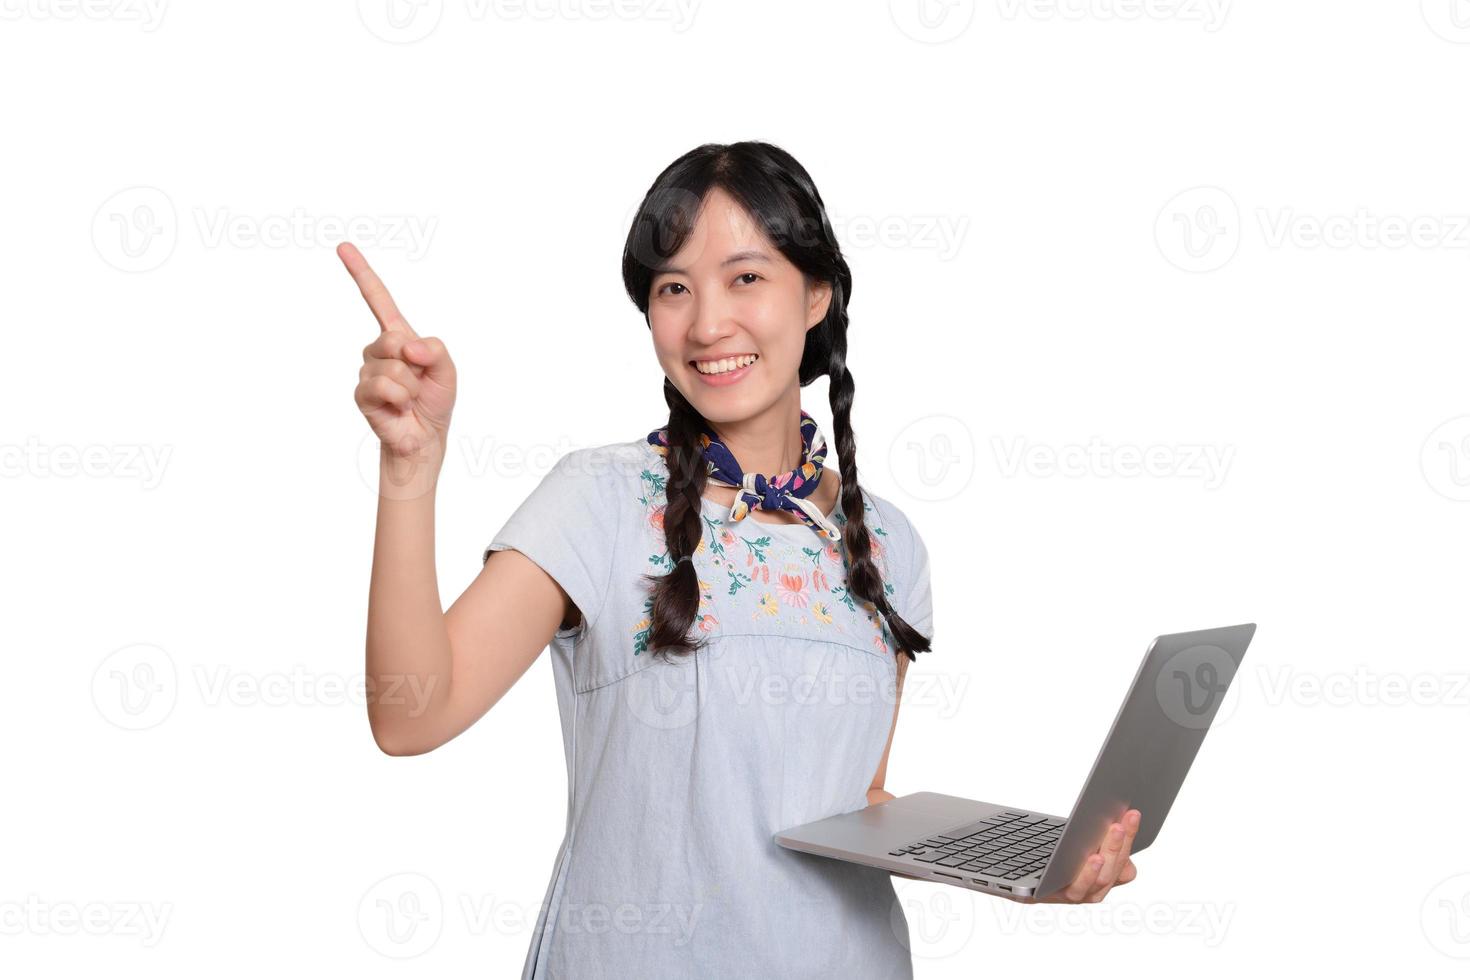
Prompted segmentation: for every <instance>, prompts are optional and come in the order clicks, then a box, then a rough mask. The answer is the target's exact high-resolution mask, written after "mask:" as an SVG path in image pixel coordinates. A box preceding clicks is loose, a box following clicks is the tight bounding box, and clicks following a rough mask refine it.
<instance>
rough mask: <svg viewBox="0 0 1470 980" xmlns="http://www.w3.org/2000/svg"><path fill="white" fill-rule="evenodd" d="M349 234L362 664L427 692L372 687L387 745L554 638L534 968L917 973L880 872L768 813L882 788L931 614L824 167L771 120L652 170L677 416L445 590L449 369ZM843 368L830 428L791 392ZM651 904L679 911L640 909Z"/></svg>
mask: <svg viewBox="0 0 1470 980" xmlns="http://www.w3.org/2000/svg"><path fill="white" fill-rule="evenodd" d="M342 258H343V261H344V262H345V263H346V264H347V267H348V269H349V270H350V271H351V272H352V273H353V276H354V278H356V279H357V282H358V285H359V287H360V288H361V289H362V292H363V295H364V297H365V298H366V299H367V300H368V304H369V306H370V307H371V308H372V309H373V312H374V314H375V315H376V316H377V319H378V324H379V327H380V330H381V332H380V334H379V336H378V337H377V339H375V340H374V341H373V342H372V343H371V344H369V345H368V346H367V347H366V348H365V349H364V352H363V355H364V364H363V368H362V371H361V374H360V379H359V386H358V392H357V398H358V403H359V405H360V406H361V408H362V410H363V412H364V414H365V415H366V416H367V418H368V421H369V423H370V424H371V425H372V427H373V429H374V431H375V432H376V433H377V434H378V436H379V438H380V440H381V442H382V447H383V451H382V463H381V466H382V471H381V476H380V482H381V484H382V486H383V487H384V488H385V489H384V493H383V496H382V498H381V499H380V502H379V521H378V546H377V548H376V549H375V552H374V560H373V583H372V593H371V599H370V604H369V612H368V677H369V680H370V682H371V683H373V684H374V686H375V687H378V686H379V685H381V689H382V690H384V691H385V692H386V691H387V690H388V689H389V685H390V684H394V682H395V681H396V682H397V683H396V685H395V686H393V687H392V690H394V691H398V690H403V689H407V690H411V691H414V692H421V693H420V694H418V695H416V696H415V697H414V698H411V699H408V700H409V701H410V702H411V703H408V704H404V703H402V702H403V701H404V700H405V699H402V698H399V699H396V701H393V700H390V699H388V698H386V697H385V698H382V699H370V703H369V720H370V722H371V723H372V728H373V734H374V736H375V737H376V738H377V740H378V744H379V745H380V746H381V747H382V748H383V750H384V751H386V752H389V753H390V754H393V755H413V754H418V753H421V752H427V751H429V750H431V749H433V748H435V747H437V746H438V745H441V744H443V743H444V742H446V741H448V740H449V739H451V738H453V737H454V736H455V735H457V734H458V733H459V732H461V731H463V730H464V729H465V728H467V727H468V726H469V725H471V724H473V723H474V721H475V720H476V719H477V718H479V717H480V716H481V715H483V714H484V713H485V711H487V710H488V709H489V708H490V707H491V706H493V705H494V704H495V702H496V701H497V700H499V698H500V697H501V696H503V695H504V693H505V692H506V690H508V689H509V688H510V686H511V685H513V684H514V683H515V681H516V680H517V679H518V678H519V677H521V676H522V675H523V674H524V673H525V671H526V669H527V668H528V667H529V666H530V664H531V662H532V661H534V659H535V658H536V656H538V655H539V653H540V652H541V650H542V649H544V648H546V647H547V646H548V644H549V645H550V647H551V650H552V665H553V677H554V678H555V683H556V693H557V704H558V707H559V709H560V712H561V721H562V731H563V736H564V739H565V751H566V759H567V775H568V780H569V783H570V785H569V787H568V788H569V793H568V810H567V822H566V833H565V837H564V839H563V841H562V846H561V849H560V851H559V852H558V854H557V857H556V862H555V865H554V868H553V870H552V873H551V880H550V883H549V885H548V887H547V892H546V901H545V904H544V907H543V909H542V911H541V914H540V916H539V918H538V920H537V923H536V928H535V932H534V936H533V939H532V942H531V947H530V949H529V950H528V952H527V956H526V962H525V968H524V972H523V977H524V978H526V980H534V978H546V977H586V976H615V977H635V976H648V977H700V978H704V980H734V978H741V980H744V978H747V977H751V976H771V977H798V976H802V977H805V976H842V977H847V978H852V980H868V978H871V980H879V978H882V980H893V978H902V977H909V976H912V963H911V959H910V955H909V946H908V942H909V933H908V924H907V920H906V919H905V917H904V913H903V910H902V907H901V906H899V905H898V903H897V901H896V895H895V892H894V890H893V884H892V881H891V879H890V877H889V875H888V874H887V873H886V872H883V871H881V870H878V869H874V868H867V867H862V866H859V865H854V864H846V863H843V862H838V861H830V860H825V859H822V858H815V857H812V856H811V855H805V854H800V853H797V852H795V851H790V850H786V849H784V848H782V847H780V846H779V845H777V844H776V842H775V840H774V837H775V835H776V833H777V832H778V831H781V830H783V829H785V828H788V827H792V826H795V825H797V824H802V823H806V822H810V821H812V820H816V819H819V818H822V817H826V816H830V815H833V814H837V813H846V812H850V811H853V810H857V809H861V808H863V807H865V806H868V805H869V804H871V803H874V802H878V801H881V800H884V799H887V798H890V797H891V794H889V793H887V791H886V790H885V789H884V781H885V778H886V772H887V764H888V753H889V747H890V746H891V744H892V740H893V733H894V730H895V726H896V724H897V719H898V702H899V699H900V695H901V691H902V683H903V677H904V668H905V667H906V665H907V663H908V662H909V661H910V660H912V659H914V657H915V656H916V655H917V654H918V653H922V652H925V651H928V650H929V633H930V631H931V629H932V623H933V611H932V603H931V600H930V589H929V561H928V551H927V550H926V548H925V546H924V542H923V540H922V538H921V537H920V535H919V533H918V531H917V530H916V529H915V528H914V527H913V525H912V524H910V523H909V521H908V519H907V517H906V516H905V515H904V514H903V512H902V511H901V510H900V509H899V508H898V507H896V506H895V505H894V504H893V503H891V502H889V501H887V500H885V499H883V498H882V497H879V496H877V495H876V494H873V493H871V492H869V491H867V490H866V489H865V488H863V487H861V486H859V483H858V474H857V446H856V438H855V435H854V433H853V430H852V426H851V421H850V420H851V413H852V405H853V398H854V392H855V386H854V383H853V378H852V373H851V372H850V371H849V370H848V368H847V301H848V298H849V297H850V296H851V295H852V278H851V275H850V273H849V272H848V268H847V263H846V261H845V260H844V259H843V257H842V253H841V251H840V249H839V248H838V245H837V242H836V239H835V237H834V236H833V234H832V228H831V224H830V223H829V222H828V220H827V217H826V213H825V208H824V205H823V203H822V199H821V197H820V196H819V195H818V194H817V190H816V187H815V186H814V185H813V183H812V181H811V178H810V176H808V174H807V173H806V171H805V170H804V169H803V168H802V167H801V165H800V164H798V163H797V162H796V160H795V159H793V158H792V157H791V156H790V155H789V154H787V153H786V152H785V151H783V150H781V149H779V148H777V147H774V146H771V145H769V144H766V143H734V144H730V145H728V146H726V145H715V144H709V145H705V146H700V147H697V148H696V149H694V150H692V151H690V152H689V153H687V154H685V155H684V156H682V157H680V158H679V159H678V160H676V161H674V162H673V163H672V164H671V165H670V166H669V167H668V168H666V169H665V170H664V172H663V173H662V174H660V175H659V177H658V178H657V180H655V182H654V184H653V186H652V188H651V189H650V190H649V191H648V193H647V195H646V196H645V199H644V201H643V203H642V205H641V206H640V208H639V210H638V212H637V215H636V216H635V218H634V220H633V222H632V226H631V228H630V230H629V233H628V238H627V243H626V245H625V248H624V253H623V279H624V283H625V286H626V288H627V290H628V294H629V296H630V297H631V298H632V300H633V302H634V304H635V305H636V306H637V308H638V310H639V311H640V312H641V313H642V314H643V316H644V321H645V323H646V324H647V326H648V330H649V337H650V339H651V340H652V343H653V349H654V354H655V355H656V356H657V358H658V362H659V364H660V366H661V367H662V369H663V371H664V374H665V381H664V399H665V401H666V403H667V404H668V406H669V416H668V419H667V420H666V421H665V422H664V423H663V424H662V425H658V426H656V427H655V428H653V429H652V431H649V432H648V433H647V434H646V435H640V436H639V437H638V438H635V439H629V440H627V441H625V442H621V443H613V444H610V445H606V446H598V447H593V448H588V449H579V450H575V451H573V452H570V453H568V454H566V455H565V456H563V457H562V458H561V459H560V460H558V461H557V463H556V465H555V466H554V467H553V468H552V469H551V471H550V472H549V473H547V474H546V476H545V477H544V478H543V479H542V481H541V483H540V484H539V485H538V486H537V487H536V488H535V489H534V490H533V492H532V493H531V494H530V495H529V496H528V497H527V498H526V499H525V500H524V501H523V502H522V503H521V505H520V506H519V507H518V508H516V510H515V511H514V512H513V513H512V514H511V515H510V517H509V518H508V519H507V520H506V521H505V523H504V525H503V526H502V527H501V528H500V530H499V532H498V533H497V534H496V535H495V536H494V537H493V538H492V539H491V541H490V543H489V545H488V547H486V548H485V549H484V553H483V558H484V565H483V568H482V569H481V572H480V575H479V576H478V577H477V578H476V579H475V581H474V582H473V583H471V585H470V586H469V588H467V589H466V590H465V592H464V594H463V595H462V596H460V598H459V599H458V600H457V601H456V602H455V603H454V605H453V606H451V607H450V609H449V610H448V611H447V612H446V613H443V614H442V615H441V613H440V610H439V606H438V586H437V582H436V579H435V575H434V550H433V527H434V520H433V516H434V515H433V495H434V489H435V486H436V481H437V475H438V472H439V468H440V466H441V465H442V461H443V457H444V446H445V444H446V438H447V436H446V433H447V430H448V426H449V417H450V412H451V410H452V407H453V402H454V386H455V380H454V379H455V372H454V366H453V364H452V362H451V361H450V359H449V357H448V353H447V351H446V350H445V349H444V345H443V343H442V342H441V341H439V340H438V339H436V338H431V337H419V336H418V335H417V334H416V333H415V332H414V331H413V330H412V328H410V327H409V326H408V323H407V321H406V320H405V319H404V317H403V315H402V313H400V312H399V310H398V309H397V307H396V306H395V305H394V304H393V301H392V299H391V298H390V297H389V296H388V293H387V290H386V289H385V288H384V287H383V284H382V283H381V282H379V281H378V279H377V277H376V276H375V275H373V274H372V270H371V269H369V268H368V267H367V263H366V262H365V261H364V260H363V259H362V256H361V255H359V254H358V253H357V251H356V250H355V249H353V248H352V247H351V246H344V247H343V249H342ZM824 375H825V376H826V377H827V378H828V379H829V386H828V391H829V402H830V408H831V412H832V425H833V432H834V434H835V443H834V444H833V445H832V446H830V447H829V445H828V443H827V441H826V439H825V437H824V436H823V434H822V432H821V430H820V428H819V426H818V424H817V421H816V419H814V418H813V417H812V416H811V415H810V414H808V413H807V412H806V411H805V410H804V409H803V408H802V404H801V389H802V388H803V387H804V386H806V385H809V384H811V382H812V381H814V380H816V379H817V378H819V377H822V376H824ZM829 451H831V452H832V453H833V455H834V458H833V459H831V460H829V457H828V454H829ZM829 462H830V463H832V464H833V465H829ZM773 524H776V525H779V526H778V527H772V526H771V525H773ZM405 678H407V679H408V680H407V683H403V681H404V679H405ZM648 909H658V910H663V912H665V913H667V914H664V915H661V916H657V917H650V916H644V915H641V914H635V915H632V916H631V917H629V915H628V914H627V913H628V912H629V911H630V910H633V911H635V912H637V911H641V910H648ZM669 922H679V923H682V924H683V925H682V927H681V928H679V929H672V930H671V929H669V928H667V925H668V923H669ZM599 923H601V924H602V926H603V927H601V928H599V927H598V924H599ZM610 923H617V925H616V926H615V927H608V925H609V924H610Z"/></svg>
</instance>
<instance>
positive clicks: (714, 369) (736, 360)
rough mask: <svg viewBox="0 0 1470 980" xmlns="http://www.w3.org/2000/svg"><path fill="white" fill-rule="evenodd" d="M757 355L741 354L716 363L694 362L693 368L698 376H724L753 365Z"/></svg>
mask: <svg viewBox="0 0 1470 980" xmlns="http://www.w3.org/2000/svg"><path fill="white" fill-rule="evenodd" d="M758 357H760V355H759V354H742V355H740V356H739V357H726V358H722V359H720V360H718V361H695V362H694V367H695V369H696V370H698V371H699V373H700V374H724V373H725V372H727V371H735V370H738V369H740V368H743V367H745V366H746V365H747V364H754V363H755V361H756V358H758Z"/></svg>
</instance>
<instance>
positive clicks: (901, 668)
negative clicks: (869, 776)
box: [868, 653, 909, 806]
mask: <svg viewBox="0 0 1470 980" xmlns="http://www.w3.org/2000/svg"><path fill="white" fill-rule="evenodd" d="M908 666H909V658H908V656H907V655H906V654H903V653H900V654H898V684H897V688H896V690H895V692H894V695H893V724H892V726H891V727H890V728H889V729H888V744H887V745H885V746H883V758H882V759H880V760H879V761H878V771H877V772H876V773H874V774H873V785H872V786H870V787H869V788H868V806H872V805H874V804H875V803H885V802H887V801H888V800H891V799H893V794H892V793H890V792H888V791H887V790H886V789H884V788H883V783H884V782H885V781H886V780H887V778H888V752H889V750H890V749H892V748H893V733H894V732H896V731H898V706H899V702H900V701H902V700H903V678H904V674H906V673H907V672H908Z"/></svg>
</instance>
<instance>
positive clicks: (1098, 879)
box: [1011, 810, 1143, 905]
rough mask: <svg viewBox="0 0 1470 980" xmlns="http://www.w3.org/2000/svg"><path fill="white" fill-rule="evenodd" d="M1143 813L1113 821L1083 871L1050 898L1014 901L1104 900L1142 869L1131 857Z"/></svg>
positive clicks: (1073, 902)
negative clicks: (1136, 865)
mask: <svg viewBox="0 0 1470 980" xmlns="http://www.w3.org/2000/svg"><path fill="white" fill-rule="evenodd" d="M1142 817H1143V814H1141V813H1139V812H1138V811H1137V810H1129V811H1128V812H1127V813H1125V814H1123V822H1122V823H1121V824H1117V823H1115V824H1113V826H1112V827H1111V828H1109V830H1108V835H1107V837H1106V838H1105V839H1104V840H1103V843H1102V846H1101V847H1100V848H1098V852H1097V853H1096V854H1094V855H1093V856H1092V857H1091V858H1089V859H1088V861H1087V863H1086V864H1084V865H1082V870H1081V871H1079V872H1078V873H1077V877H1076V878H1075V879H1073V881H1072V883H1071V884H1070V885H1068V886H1067V887H1066V888H1062V889H1059V890H1057V891H1054V892H1052V893H1051V894H1050V895H1048V896H1047V897H1046V898H1040V899H1038V898H1014V897H1013V898H1011V901H1013V902H1021V903H1023V904H1026V905H1032V904H1036V903H1042V904H1045V903H1048V902H1055V903H1059V904H1064V905H1081V904H1086V903H1092V902H1101V901H1102V900H1103V898H1104V897H1105V896H1106V895H1107V893H1108V892H1109V891H1111V890H1112V888H1113V886H1114V885H1126V884H1128V882H1130V881H1132V880H1133V879H1134V878H1137V877H1138V868H1137V867H1135V866H1134V864H1133V860H1132V859H1131V858H1130V857H1129V856H1128V852H1129V850H1130V849H1131V848H1132V847H1133V838H1134V836H1135V835H1136V834H1137V833H1138V822H1139V820H1141V819H1142Z"/></svg>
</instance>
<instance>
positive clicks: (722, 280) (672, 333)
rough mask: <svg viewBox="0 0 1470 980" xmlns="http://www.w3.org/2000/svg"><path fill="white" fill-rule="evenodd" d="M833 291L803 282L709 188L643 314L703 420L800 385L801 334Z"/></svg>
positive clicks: (743, 413)
mask: <svg viewBox="0 0 1470 980" xmlns="http://www.w3.org/2000/svg"><path fill="white" fill-rule="evenodd" d="M831 296H832V288H831V286H830V285H829V284H827V283H817V284H816V285H815V286H813V287H812V288H811V289H808V288H807V286H806V282H805V278H804V277H803V276H802V274H801V270H800V269H798V268H797V267H796V266H794V265H792V264H791V262H790V260H789V259H787V258H786V257H785V256H784V255H782V254H781V252H780V251H779V250H778V249H776V248H775V246H773V245H772V244H771V242H770V241H769V240H768V239H767V238H766V237H765V235H764V233H763V232H762V231H761V230H760V227H759V226H758V225H757V224H756V223H755V221H754V219H753V218H751V216H750V214H749V213H748V212H747V211H745V209H744V208H742V207H741V206H740V205H739V204H738V203H736V201H735V200H734V198H732V197H730V196H729V195H728V194H726V193H725V191H723V190H722V189H720V188H715V189H714V190H712V191H710V192H709V194H707V195H706V196H705V199H704V204H703V207H702V208H701V210H700V212H699V215H698V217H697V219H696V221H695V224H694V228H693V230H692V231H691V232H690V234H689V239H688V240H687V241H686V242H685V243H684V246H683V247H682V248H680V249H679V251H678V252H677V253H676V254H675V255H674V256H673V257H672V258H670V259H669V261H668V262H667V263H666V265H665V269H664V271H662V272H659V273H658V274H657V275H655V276H654V279H653V285H652V287H651V289H650V295H649V302H648V319H649V324H650V325H651V327H652V332H653V347H654V350H655V352H657V354H658V361H659V365H660V366H661V367H662V368H663V371H664V374H665V375H666V376H667V377H668V379H669V380H670V381H671V382H673V384H674V387H675V388H678V389H679V391H680V393H681V394H683V395H684V397H685V398H686V399H688V400H689V402H690V404H692V405H693V406H694V407H695V408H696V409H697V410H698V411H699V413H700V414H701V415H703V416H704V417H705V418H706V419H708V420H709V421H710V422H712V423H720V422H731V421H739V420H743V419H747V418H751V417H753V416H755V415H758V414H760V413H761V412H762V411H764V410H765V409H767V408H769V407H770V406H772V405H774V404H775V403H776V402H778V401H780V400H781V398H782V397H783V396H788V395H790V394H791V393H792V392H793V391H795V390H797V389H798V388H799V387H800V385H799V383H798V380H797V372H798V369H799V368H800V366H801V353H802V349H803V347H804V346H805V344H806V332H807V331H808V330H809V329H811V328H812V327H813V326H815V325H816V324H818V323H820V322H821V321H822V318H823V317H825V316H826V315H827V305H828V303H829V302H830V300H831ZM752 357H753V358H754V360H753V361H752ZM727 358H728V359H729V360H726V359H727ZM747 362H749V363H748V364H747ZM741 365H745V366H741ZM732 367H733V370H730V368H732Z"/></svg>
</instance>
